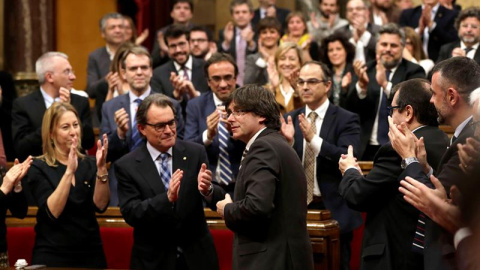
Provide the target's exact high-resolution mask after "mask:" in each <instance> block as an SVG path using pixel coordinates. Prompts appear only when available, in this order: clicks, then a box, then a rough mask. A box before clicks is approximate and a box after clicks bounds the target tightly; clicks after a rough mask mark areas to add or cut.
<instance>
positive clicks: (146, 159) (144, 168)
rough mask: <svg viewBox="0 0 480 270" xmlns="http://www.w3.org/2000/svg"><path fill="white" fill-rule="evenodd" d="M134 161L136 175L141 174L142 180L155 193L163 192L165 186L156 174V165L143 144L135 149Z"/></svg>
mask: <svg viewBox="0 0 480 270" xmlns="http://www.w3.org/2000/svg"><path fill="white" fill-rule="evenodd" d="M135 161H136V162H137V172H138V175H140V176H142V178H143V180H144V181H145V182H146V183H147V184H148V185H149V186H150V187H151V188H152V190H153V192H154V193H155V194H161V193H163V192H165V186H164V185H163V182H162V179H161V178H160V175H159V174H158V169H157V166H156V165H155V163H154V161H153V160H152V158H151V156H150V153H149V152H148V150H147V146H146V145H145V144H144V145H142V146H141V148H140V149H139V151H137V155H136V157H135Z"/></svg>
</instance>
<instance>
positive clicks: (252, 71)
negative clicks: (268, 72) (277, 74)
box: [243, 55, 265, 84]
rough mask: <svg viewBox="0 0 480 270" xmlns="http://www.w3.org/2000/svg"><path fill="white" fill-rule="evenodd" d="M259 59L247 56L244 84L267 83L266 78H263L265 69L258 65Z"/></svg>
mask: <svg viewBox="0 0 480 270" xmlns="http://www.w3.org/2000/svg"><path fill="white" fill-rule="evenodd" d="M259 58H260V57H258V58H257V57H255V55H248V56H247V59H246V61H245V75H244V79H243V84H251V83H254V84H261V83H263V82H264V81H265V78H262V77H263V71H264V70H265V69H264V68H261V67H259V66H257V65H256V61H257V59H259Z"/></svg>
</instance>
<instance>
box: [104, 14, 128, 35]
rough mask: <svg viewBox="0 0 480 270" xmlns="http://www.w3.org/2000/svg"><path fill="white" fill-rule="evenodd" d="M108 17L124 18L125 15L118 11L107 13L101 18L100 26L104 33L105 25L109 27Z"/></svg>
mask: <svg viewBox="0 0 480 270" xmlns="http://www.w3.org/2000/svg"><path fill="white" fill-rule="evenodd" d="M108 19H124V18H123V15H122V14H120V13H117V12H110V13H107V14H105V15H103V17H102V18H101V19H100V22H99V26H100V31H101V32H102V33H103V32H105V27H107V20H108Z"/></svg>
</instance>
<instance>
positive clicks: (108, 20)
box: [87, 13, 125, 98]
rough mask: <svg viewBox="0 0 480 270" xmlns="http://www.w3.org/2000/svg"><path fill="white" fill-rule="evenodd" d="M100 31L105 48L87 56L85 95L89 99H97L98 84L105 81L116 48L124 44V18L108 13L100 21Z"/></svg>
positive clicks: (120, 15)
mask: <svg viewBox="0 0 480 270" xmlns="http://www.w3.org/2000/svg"><path fill="white" fill-rule="evenodd" d="M100 31H101V34H102V38H103V39H104V40H105V43H106V44H105V46H103V47H100V48H98V49H96V50H95V51H93V52H91V53H90V55H89V56H88V65H87V93H88V95H89V96H90V97H91V98H97V94H98V91H99V85H100V82H102V81H105V78H106V76H107V75H109V76H120V75H119V74H109V70H110V62H111V61H112V59H113V56H115V53H116V52H117V49H118V47H120V45H122V43H123V42H124V34H125V30H124V18H123V16H122V14H120V13H108V14H105V15H104V16H103V17H102V18H101V19H100Z"/></svg>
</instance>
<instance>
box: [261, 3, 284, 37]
mask: <svg viewBox="0 0 480 270" xmlns="http://www.w3.org/2000/svg"><path fill="white" fill-rule="evenodd" d="M275 10H276V15H277V16H276V18H277V20H278V22H280V23H281V24H282V32H283V31H284V30H285V29H286V28H287V16H288V14H289V13H290V10H289V9H286V8H281V7H277V6H275ZM260 20H261V19H260V8H257V9H255V12H254V13H253V19H252V26H253V27H254V29H255V26H256V25H257V24H258V22H259V21H260Z"/></svg>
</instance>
